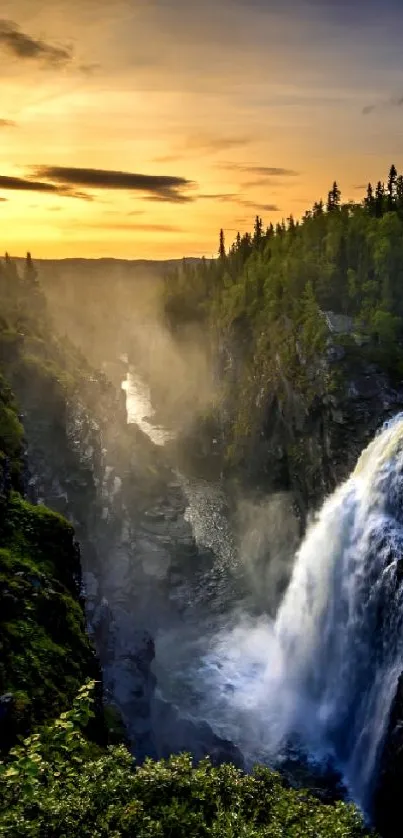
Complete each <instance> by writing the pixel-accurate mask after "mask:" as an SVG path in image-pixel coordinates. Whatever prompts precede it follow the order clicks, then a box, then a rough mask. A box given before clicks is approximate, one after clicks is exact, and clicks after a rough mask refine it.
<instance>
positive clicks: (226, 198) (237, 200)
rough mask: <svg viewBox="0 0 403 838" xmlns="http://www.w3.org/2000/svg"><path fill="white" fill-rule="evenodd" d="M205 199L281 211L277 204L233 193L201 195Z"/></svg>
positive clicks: (265, 210) (250, 207) (267, 210)
mask: <svg viewBox="0 0 403 838" xmlns="http://www.w3.org/2000/svg"><path fill="white" fill-rule="evenodd" d="M198 197H199V198H201V199H203V200H215V201H219V202H221V203H228V204H237V206H239V207H247V208H248V209H255V210H256V212H257V211H259V210H261V211H263V212H279V207H278V206H277V204H257V203H256V202H255V201H249V200H247V199H246V198H242V196H240V195H232V194H227V195H226V194H218V195H212V194H211V195H199V196H198Z"/></svg>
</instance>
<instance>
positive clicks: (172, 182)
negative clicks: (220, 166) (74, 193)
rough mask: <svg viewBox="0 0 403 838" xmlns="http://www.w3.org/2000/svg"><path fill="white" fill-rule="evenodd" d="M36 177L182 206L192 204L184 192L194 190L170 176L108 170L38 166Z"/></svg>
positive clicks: (185, 182)
mask: <svg viewBox="0 0 403 838" xmlns="http://www.w3.org/2000/svg"><path fill="white" fill-rule="evenodd" d="M34 172H35V176H36V177H40V178H45V179H47V180H50V181H56V182H57V183H59V184H63V185H64V186H86V187H88V188H92V189H121V190H125V191H128V192H143V193H146V194H148V195H150V196H151V198H152V199H153V200H158V201H167V202H170V203H183V202H184V201H188V200H192V199H191V198H190V197H189V196H187V195H183V194H182V191H181V190H183V189H186V188H189V187H191V186H194V184H193V182H192V181H190V180H187V179H186V178H184V177H177V176H173V175H172V176H171V175H143V174H138V173H136V172H120V171H112V170H109V169H82V168H75V167H71V166H70V167H69V166H38V167H37V168H36V169H35V170H34Z"/></svg>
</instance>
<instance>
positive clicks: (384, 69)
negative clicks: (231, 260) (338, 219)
mask: <svg viewBox="0 0 403 838" xmlns="http://www.w3.org/2000/svg"><path fill="white" fill-rule="evenodd" d="M364 6H365V16H364V15H363V8H364ZM0 14H1V16H2V20H0V73H1V79H2V83H1V94H2V95H1V100H0V224H1V232H2V242H3V249H4V250H6V249H7V250H9V251H10V252H11V253H13V254H14V255H22V254H24V253H25V251H26V250H27V249H30V250H31V251H32V252H33V254H34V256H36V257H38V258H39V257H41V258H46V257H52V258H57V257H65V256H87V257H98V256H115V257H122V258H169V257H181V256H183V255H201V254H205V255H207V256H210V255H212V254H213V253H215V251H216V248H217V240H218V230H219V228H220V227H221V226H222V227H224V229H225V231H226V239H227V242H228V243H229V242H230V241H231V240H232V239H233V238H234V237H235V234H236V231H237V230H238V229H240V230H241V231H242V230H246V229H250V228H251V227H252V226H253V218H254V215H255V214H256V212H258V213H259V214H260V215H261V216H262V217H263V220H264V222H265V223H269V222H270V221H273V222H275V221H277V220H280V219H281V218H282V217H286V216H287V215H289V214H290V213H291V212H292V213H293V214H294V215H295V216H297V217H298V216H299V215H301V214H302V212H303V211H304V210H305V209H306V208H308V207H309V206H310V205H311V204H312V203H313V201H314V200H316V199H318V198H320V197H324V198H325V197H326V193H327V190H328V189H329V187H330V186H331V182H332V180H333V179H334V178H336V179H337V180H338V182H339V184H340V186H341V189H342V193H343V197H344V198H345V199H353V198H354V199H356V198H357V197H361V195H362V192H363V189H362V188H361V189H357V186H361V185H362V184H366V183H367V181H368V179H372V180H378V179H379V178H386V176H387V170H388V168H389V165H390V163H391V162H395V164H396V165H397V166H398V167H399V163H400V162H402V158H403V132H402V130H401V129H402V116H403V98H401V97H402V96H403V57H402V56H403V53H402V51H401V48H400V40H401V39H400V32H401V24H402V18H403V4H401V3H399V2H398V0H385V2H383V3H382V4H380V3H378V2H377V0H367V3H364V2H363V0H349V2H348V3H347V0H334V1H333V0H322V2H319V0H284V2H282V3H279V2H275V0H248V2H246V0H215V2H213V0H203V3H190V2H189V0H147V2H146V0H2V4H1V12H0ZM399 24H400V25H399ZM139 176H141V177H139ZM144 176H145V177H144ZM161 178H162V179H161ZM364 189H365V187H364Z"/></svg>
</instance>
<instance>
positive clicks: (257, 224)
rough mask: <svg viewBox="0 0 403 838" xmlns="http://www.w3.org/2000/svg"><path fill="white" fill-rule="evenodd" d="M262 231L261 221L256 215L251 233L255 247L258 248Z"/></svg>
mask: <svg viewBox="0 0 403 838" xmlns="http://www.w3.org/2000/svg"><path fill="white" fill-rule="evenodd" d="M262 230H263V221H262V219H261V218H260V217H259V216H258V215H257V216H256V218H255V227H254V231H253V244H254V246H255V247H259V245H260V243H261V241H262Z"/></svg>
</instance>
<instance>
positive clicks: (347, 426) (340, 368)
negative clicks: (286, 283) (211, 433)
mask: <svg viewBox="0 0 403 838" xmlns="http://www.w3.org/2000/svg"><path fill="white" fill-rule="evenodd" d="M344 319H345V320H349V318H344ZM332 322H333V320H332ZM351 322H352V321H351ZM344 328H346V327H344ZM297 352H298V347H297ZM242 364H243V359H242V353H240V352H239V348H234V347H232V346H231V345H230V344H229V345H228V344H227V345H223V346H222V347H221V370H220V375H221V376H225V380H226V381H227V382H228V381H229V387H228V385H227V389H228V392H229V398H227V400H224V402H223V404H224V410H222V409H221V414H220V416H219V425H220V426H221V427H216V436H217V437H218V438H219V439H220V446H219V447H220V449H221V458H222V463H223V468H224V470H225V471H226V473H227V475H228V476H229V477H230V478H232V477H234V476H236V478H237V479H240V480H241V482H244V483H245V484H246V485H250V486H257V485H260V486H261V487H262V488H263V489H265V490H266V491H269V492H270V491H283V490H288V491H291V492H292V493H293V495H294V498H295V501H296V505H297V507H298V509H299V512H300V515H301V518H302V520H303V521H305V520H306V516H307V514H308V512H312V511H313V510H315V509H316V508H318V506H319V505H320V504H321V502H322V501H323V499H324V497H325V496H326V495H328V494H329V493H331V492H332V491H333V490H334V489H335V487H336V486H337V485H339V484H340V483H341V482H343V481H344V480H345V479H346V478H347V477H348V475H349V474H350V473H351V471H352V470H353V469H354V467H355V464H356V462H357V460H358V458H359V456H360V453H361V451H362V450H363V448H365V447H366V445H367V444H368V442H369V441H370V440H371V439H372V438H373V436H374V434H375V433H376V432H377V431H378V430H379V429H380V427H381V426H382V424H383V422H384V421H386V420H387V419H388V418H390V417H391V416H393V415H395V414H396V413H398V412H400V411H401V410H402V409H403V384H402V382H401V380H400V379H399V378H398V377H397V376H396V372H393V373H392V371H391V370H390V371H389V370H388V367H387V365H385V363H384V359H381V358H379V357H378V358H377V351H376V347H375V346H371V345H370V346H368V345H363V346H362V345H360V339H359V337H358V336H357V335H354V334H350V333H349V332H346V331H342V332H340V331H339V332H337V333H335V332H334V331H333V330H331V329H329V332H328V337H327V340H326V349H325V353H324V354H322V355H320V356H317V357H316V358H315V359H314V360H313V361H312V359H311V360H310V361H307V360H306V359H305V358H304V357H303V356H302V355H300V358H299V374H296V373H295V370H294V368H293V367H290V366H289V365H288V364H287V361H286V360H285V359H283V358H282V357H281V355H280V353H278V354H277V355H276V357H275V358H273V359H272V362H271V367H272V371H271V378H272V381H273V385H272V386H270V387H268V388H266V390H264V389H263V388H262V392H261V394H260V395H258V397H257V398H256V400H255V406H254V415H253V416H251V417H250V420H248V426H247V428H246V430H245V429H244V428H242V429H241V430H240V431H239V429H238V428H237V427H236V424H237V422H238V419H237V413H238V404H239V398H238V399H236V398H235V395H236V394H237V390H236V386H237V385H236V382H237V380H238V379H239V378H240V377H241V372H240V371H241V369H242ZM301 371H302V376H303V377H302V378H301V377H300V374H301ZM234 394H235V395H234ZM238 396H239V393H238ZM234 428H235V430H234ZM220 437H221V438H220ZM228 440H231V445H230V446H228ZM231 449H232V450H231ZM233 451H235V457H234V455H233Z"/></svg>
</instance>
